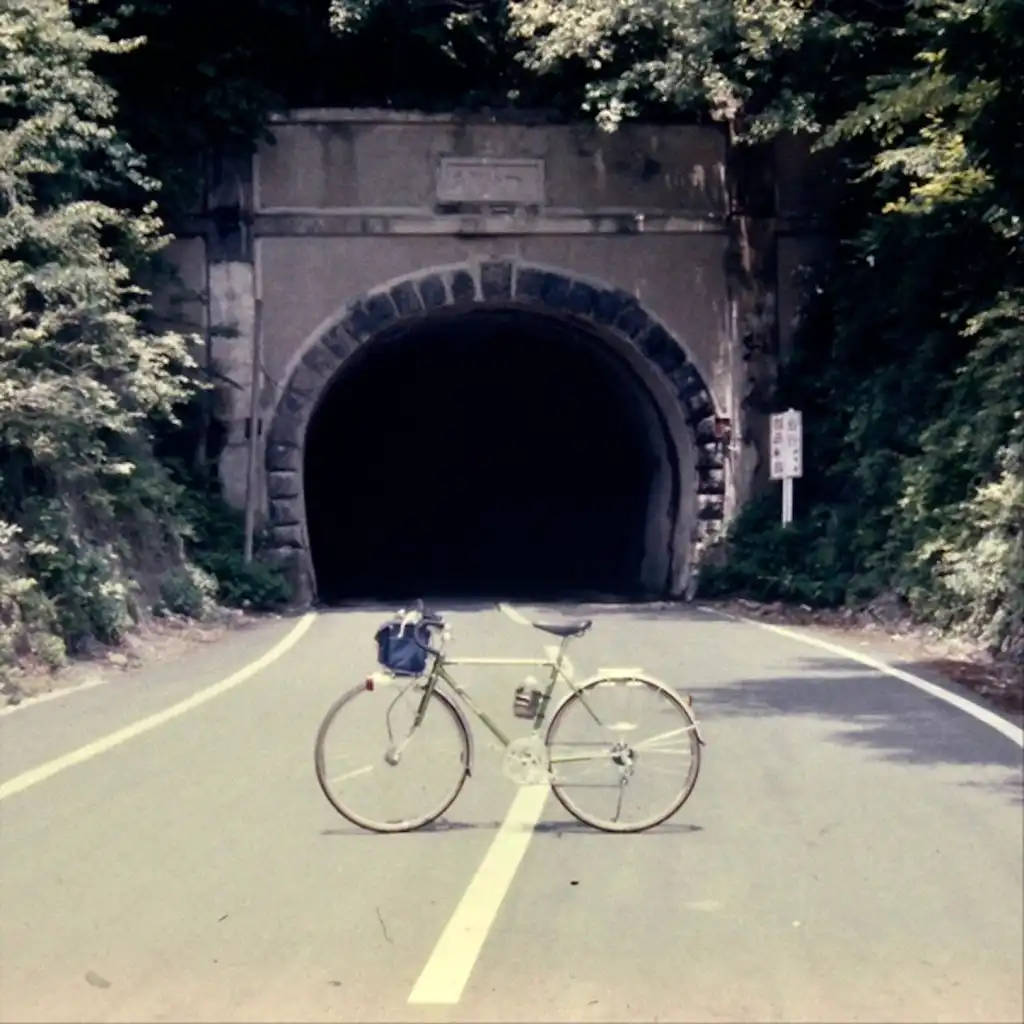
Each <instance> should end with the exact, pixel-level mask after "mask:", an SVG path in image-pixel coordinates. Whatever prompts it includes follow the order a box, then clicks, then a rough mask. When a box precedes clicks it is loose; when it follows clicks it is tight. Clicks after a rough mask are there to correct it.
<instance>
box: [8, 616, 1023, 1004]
mask: <svg viewBox="0 0 1024 1024" xmlns="http://www.w3.org/2000/svg"><path fill="white" fill-rule="evenodd" d="M381 617H382V616H381V613H380V611H370V612H367V611H360V612H346V613H342V612H335V613H327V614H324V615H321V616H319V617H318V618H317V619H316V620H315V621H314V622H313V623H312V625H311V626H310V627H309V628H308V630H307V632H305V634H304V635H303V636H302V637H301V638H300V639H299V640H298V642H296V643H294V645H293V646H291V648H290V649H289V650H287V651H286V652H285V653H283V654H281V656H280V657H279V658H278V659H277V660H275V661H273V663H272V664H269V665H267V666H265V667H264V668H262V670H260V671H255V672H251V673H250V675H249V676H248V677H247V678H241V679H240V677H238V676H237V675H235V676H234V677H233V680H232V676H233V673H237V672H238V671H239V670H241V669H243V668H244V667H245V666H247V665H251V663H252V662H253V661H254V659H257V658H259V657H260V656H262V655H264V654H265V653H266V652H267V651H268V650H270V649H272V648H274V647H275V645H277V644H278V643H279V642H280V641H281V640H282V638H284V637H286V636H287V635H288V634H289V633H290V631H292V630H294V629H295V626H296V621H295V620H285V621H279V622H273V623H267V624H266V625H262V626H260V627H257V628H255V629H253V630H249V631H245V632H242V633H239V634H236V635H234V636H232V637H231V638H229V639H228V640H226V641H225V642H223V643H222V644H220V645H217V646H216V647H213V648H203V649H201V650H197V651H196V652H194V653H193V654H191V655H190V656H188V657H187V658H183V659H181V660H180V661H178V662H176V663H174V664H171V665H165V666H160V667H158V668H149V669H146V670H144V671H140V672H137V673H134V674H132V675H129V676H126V677H123V678H122V679H121V680H120V681H117V682H113V683H111V684H109V685H105V686H99V687H96V688H94V689H90V690H88V691H82V692H78V693H75V692H70V693H68V694H67V695H66V696H62V697H60V698H59V699H56V700H52V701H49V702H47V703H41V704H38V705H36V706H26V707H24V708H21V709H19V710H17V711H16V712H14V713H13V714H6V715H3V716H0V1020H2V1021H5V1022H12V1024H13V1022H26V1021H133V1022H148V1021H214V1020H218V1021H272V1020H278V1021H284V1020H290V1021H297V1020H305V1021H356V1022H363V1021H379V1022H385V1021H466V1022H469V1021H508V1022H513V1021H516V1022H528V1024H532V1022H541V1021H635V1022H640V1021H818V1022H821V1021H829V1022H832V1021H836V1022H838V1021H879V1022H880V1021H950V1022H953V1021H955V1022H986V1024H991V1022H995V1021H1014V1022H1020V1021H1022V1020H1024V878H1022V876H1024V866H1022V864H1024V813H1022V810H1024V799H1022V777H1021V748H1020V746H1019V745H1018V744H1017V743H1015V742H1014V741H1013V739H1012V738H1008V737H1007V736H1005V735H1001V734H1000V733H999V732H997V731H996V730H995V729H993V728H991V726H990V725H988V724H986V723H984V722H982V721H978V720H975V719H974V718H972V717H970V716H969V715H967V714H965V713H964V712H963V711H962V710H960V709H958V708H955V707H951V706H949V705H947V704H945V703H943V702H942V701H940V700H938V699H935V698H934V697H932V696H929V695H927V694H925V693H922V692H920V691H919V690H917V689H915V688H914V687H912V686H909V685H907V684H906V683H904V682H900V681H898V680H895V679H892V678H889V677H886V676H883V675H880V674H878V673H875V672H872V671H870V670H868V669H865V668H864V667H862V666H860V665H858V664H856V663H853V662H850V661H847V660H844V659H842V658H840V657H838V656H837V655H835V654H833V653H829V652H826V651H822V650H819V649H815V648H813V647H809V646H805V645H803V644H800V643H798V642H796V641H794V640H793V639H790V638H787V637H783V636H780V635H778V634H774V633H771V632H768V631H766V630H764V629H760V628H758V627H756V626H754V625H747V624H743V623H739V622H734V621H727V620H724V619H720V618H718V617H716V616H713V615H709V614H701V613H700V612H699V611H697V610H688V611H679V610H671V611H669V610H657V609H632V610H616V609H609V610H605V611H603V612H602V611H598V612H597V616H596V617H597V624H596V626H595V629H594V631H593V632H592V633H591V635H590V636H589V637H587V638H586V639H585V640H583V641H580V642H579V644H578V645H577V646H576V647H575V648H574V652H573V657H574V661H575V663H576V665H577V666H578V669H579V670H580V671H581V672H582V671H584V670H591V671H592V670H593V669H595V668H597V667H598V666H601V665H608V664H619V665H622V664H627V665H637V664H640V665H643V666H644V667H645V668H646V669H648V670H649V671H650V672H652V673H654V674H656V675H658V676H661V677H662V678H665V679H666V680H670V681H672V682H673V684H674V685H676V686H677V687H678V688H679V689H681V690H682V691H684V692H689V693H692V695H693V698H694V704H695V708H696V710H697V711H698V713H699V715H700V718H701V721H702V723H703V726H704V729H705V733H706V737H707V740H708V747H707V749H706V751H705V761H704V768H703V771H702V774H701V778H700V781H699V782H698V785H697V789H696V791H695V793H694V795H693V797H692V798H691V800H690V801H689V803H688V804H687V805H686V806H685V807H684V808H683V810H682V811H681V812H680V813H679V814H678V815H677V816H676V818H674V819H673V820H672V821H671V822H669V823H668V824H667V825H665V826H663V827H662V828H660V829H658V830H656V831H653V832H650V833H646V834H643V835H639V836H614V835H605V834H601V833H596V832H593V831H590V830H587V829H585V828H583V827H581V826H578V825H575V824H574V823H572V822H571V821H569V820H568V819H567V815H566V814H565V813H564V812H563V811H562V809H561V807H560V806H559V805H558V804H557V803H556V802H555V801H554V800H553V799H548V800H547V802H546V804H544V806H543V808H542V809H540V815H539V821H538V822H537V824H536V826H535V827H533V828H532V829H530V828H528V827H526V826H521V825H520V826H519V827H518V828H517V826H516V822H515V821H513V822H512V823H510V824H509V823H506V824H505V825H504V826H503V823H504V822H505V821H506V817H507V816H508V815H509V812H510V808H512V809H513V817H514V818H516V820H519V819H521V818H522V817H523V813H524V811H523V808H524V806H525V805H526V804H528V803H530V801H531V799H536V798H531V797H530V795H529V794H530V793H531V791H530V790H520V791H517V790H516V788H515V787H514V786H513V785H512V784H511V783H509V782H507V781H506V780H505V779H504V778H503V777H502V775H501V771H500V758H499V757H498V755H497V753H496V752H495V751H494V749H493V748H492V747H491V746H489V745H488V744H487V742H486V739H485V735H484V732H483V730H482V729H478V730H477V757H478V772H477V774H476V775H475V776H474V777H473V778H472V779H471V780H470V781H469V783H468V784H467V786H466V788H465V790H464V791H463V793H462V796H461V797H460V799H459V801H458V802H457V803H456V804H455V805H454V807H453V808H452V809H451V810H450V811H449V812H448V815H447V816H446V822H445V826H444V827H442V828H438V829H436V830H433V831H430V832H427V833H421V834H414V835H399V836H376V835H370V834H366V833H360V832H359V831H358V830H357V829H355V828H353V827H352V826H350V825H348V824H347V823H346V822H345V821H344V820H343V819H341V818H340V817H338V816H337V814H336V813H335V812H334V811H333V810H332V809H331V807H330V806H329V805H328V804H327V802H326V801H325V800H324V799H323V797H322V795H321V794H320V792H319V790H318V788H317V786H316V782H315V779H314V776H313V770H312V745H313V738H314V734H315V732H316V728H317V725H318V723H319V721H320V718H321V716H322V714H323V712H324V711H325V709H326V708H327V706H328V705H329V704H330V702H331V701H332V700H333V698H334V697H335V696H336V695H337V694H338V693H339V692H340V690H341V689H342V688H344V687H347V686H349V685H351V684H352V683H353V682H354V681H357V680H358V679H360V678H362V677H363V676H364V675H365V673H366V672H367V671H368V670H369V669H371V668H372V667H373V645H372V642H371V635H372V631H373V627H374V626H375V625H376V624H377V623H378V622H379V621H380V619H381ZM452 619H453V622H454V623H455V626H456V647H455V649H456V650H457V651H458V652H460V653H463V654H468V653H476V654H488V655H497V654H502V653H507V654H512V655H519V656H526V655H530V654H532V653H534V652H535V651H536V652H538V653H539V651H540V648H541V645H542V643H543V640H542V638H541V635H540V634H537V633H534V632H532V631H531V630H529V629H526V628H523V627H519V626H517V625H515V624H514V623H512V622H511V621H509V620H508V619H506V618H505V617H503V616H502V615H501V614H500V613H498V612H496V611H494V610H493V609H488V608H482V609H475V610H474V609H470V608H463V609H461V610H457V611H455V612H454V613H453V614H452ZM469 672H470V670H468V669H467V670H465V672H464V673H463V676H462V678H464V679H467V680H469V679H470V678H471V679H472V680H473V683H472V688H473V693H474V695H476V696H477V697H478V699H479V700H480V702H481V703H482V704H484V705H485V706H486V707H488V708H490V709H493V710H495V711H496V712H498V717H499V718H501V720H502V721H503V722H505V723H508V724H510V725H511V723H513V722H514V721H515V720H514V719H512V717H511V714H510V713H509V705H510V701H511V691H512V688H513V686H514V684H515V681H516V679H517V675H516V673H515V672H512V673H511V678H510V671H509V670H507V669H506V670H496V669H486V670H474V674H473V675H472V677H470V675H469ZM225 679H228V680H229V684H228V685H224V686H221V687H220V689H218V690H213V691H211V690H210V687H213V686H216V685H218V684H221V683H222V681H224V680H225ZM190 699H191V700H192V702H191V704H187V705H185V706H184V709H182V708H181V707H179V705H180V704H181V702H182V701H186V700H190ZM172 708H178V711H177V712H175V713H174V714H173V715H172V714H169V713H167V712H168V709H172ZM154 716H157V717H156V718H154ZM160 716H162V717H160ZM136 723H142V724H143V727H142V728H141V729H140V728H139V727H138V726H137V725H136ZM119 730H120V732H119ZM146 730H148V731H146ZM112 734H115V735H114V741H111V740H110V737H111V735H112ZM115 741H116V742H115ZM75 751H80V753H79V754H78V755H77V756H76V757H73V758H70V759H69V757H68V755H69V754H71V753H72V752H75ZM61 759H63V760H61ZM55 762H56V764H55ZM54 767H56V768H57V769H59V770H57V771H55V772H54ZM47 776H48V777H47ZM523 794H525V796H524V795H523ZM541 799H543V797H541ZM534 816H536V815H534ZM527 817H529V815H527ZM520 856H521V859H517V858H519V857H520ZM482 866H483V867H482ZM502 896H503V897H504V898H503V899H502V898H501V897H502ZM453 915H455V917H456V920H457V927H455V933H454V934H453V930H452V928H450V927H449V922H450V921H451V920H452V918H453ZM460 929H461V931H460ZM474 935H476V936H477V938H479V939H481V940H482V941H480V942H476V945H474V939H473V936H474ZM442 936H447V938H446V939H445V941H444V942H442V943H441V944H440V946H439V941H440V940H441V939H442ZM442 946H443V947H444V948H441V947H442ZM424 974H428V975H430V979H432V981H431V983H430V984H428V985H427V986H426V987H427V988H428V989H432V990H433V991H447V992H448V994H449V996H452V993H455V995H454V996H453V997H455V998H458V1002H456V1003H453V1004H450V1005H422V1004H410V1002H409V1000H410V996H411V995H412V994H413V992H414V988H416V987H417V982H420V990H421V993H422V990H423V985H424V982H423V980H422V979H423V976H424ZM460 976H463V977H465V976H468V981H466V983H465V986H464V988H463V987H461V986H460V983H459V981H458V978H459V977H460ZM446 986H447V989H446Z"/></svg>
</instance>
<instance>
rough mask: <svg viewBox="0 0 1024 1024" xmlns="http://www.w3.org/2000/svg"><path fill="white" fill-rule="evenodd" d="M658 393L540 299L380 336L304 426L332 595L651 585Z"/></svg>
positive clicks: (497, 594)
mask: <svg viewBox="0 0 1024 1024" xmlns="http://www.w3.org/2000/svg"><path fill="white" fill-rule="evenodd" d="M602 347H603V348H604V350H605V351H604V352H603V353H602V351H601V349H602ZM645 396H646V391H645V390H644V389H643V386H642V385H641V384H640V382H639V380H638V379H637V378H636V377H635V374H634V372H633V371H632V370H631V369H630V368H629V367H628V366H627V364H626V363H625V361H624V360H621V357H619V356H617V355H616V354H614V353H613V352H611V351H610V350H608V349H607V346H604V345H603V343H602V342H601V341H600V340H598V339H595V338H593V337H590V336H588V335H587V334H586V333H585V332H584V331H583V330H582V329H581V328H576V327H573V326H570V325H567V324H564V323H562V322H560V321H556V320H553V319H551V318H545V317H543V316H535V315H531V314H528V313H518V312H517V313H503V312H499V311H480V312H476V313H471V314H462V315H460V316H448V317H443V318H438V319H427V320H424V321H422V322H420V323H418V324H416V325H415V326H412V327H405V328H402V329H398V330H396V331H395V332H393V333H392V334H391V335H385V336H381V337H379V338H376V339H374V340H373V341H371V342H370V343H369V344H367V345H366V346H364V348H363V349H362V350H360V352H359V353H358V354H357V355H356V356H355V357H353V359H352V360H351V361H350V364H349V365H348V366H347V367H346V368H345V369H344V370H343V371H342V373H341V374H340V375H339V377H338V378H337V379H336V380H335V382H334V383H333V384H332V385H331V387H330V389H329V391H328V392H327V393H326V394H325V396H324V398H323V400H322V402H321V403H320V406H319V407H318V409H317V411H316V413H315V414H314V416H313V418H312V421H311V423H310V426H309V431H308V434H307V439H306V454H305V460H306V461H305V488H306V513H307V522H308V528H309V537H310V549H311V556H312V559H313V567H314V571H315V573H316V580H317V591H318V596H319V599H320V600H321V601H322V602H325V603H337V602H341V601H353V600H409V599H414V598H417V597H449V598H453V597H454V598H488V599H493V598H515V599H518V600H531V599H533V600H554V599H559V598H566V599H568V598H574V597H575V598H579V597H586V596H590V597H596V596H598V595H601V596H608V597H616V598H626V599H628V598H630V597H635V596H639V592H640V586H639V582H640V565H641V560H642V557H643V541H644V530H645V521H646V516H647V503H648V501H647V495H648V492H649V488H650V482H651V479H652V474H653V473H654V472H655V469H656V461H655V460H656V453H655V452H654V451H653V450H652V447H651V441H650V438H649V436H648V434H647V432H646V430H645V426H644V419H643V417H642V414H641V408H640V403H641V402H643V401H650V399H649V398H646V397H645Z"/></svg>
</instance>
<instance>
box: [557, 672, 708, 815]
mask: <svg viewBox="0 0 1024 1024" xmlns="http://www.w3.org/2000/svg"><path fill="white" fill-rule="evenodd" d="M609 701H610V702H611V706H610V707H608V708H607V709H606V707H605V704H606V702H609ZM627 705H628V707H627ZM623 711H626V714H623ZM667 715H671V716H674V717H675V718H676V721H677V722H678V723H679V724H678V725H677V726H676V727H674V728H671V729H666V728H665V726H666V725H667V724H668V723H667V722H666V716H667ZM548 749H549V756H550V763H551V767H552V770H553V773H554V775H553V780H552V786H553V789H554V792H555V795H556V796H557V798H558V799H559V800H560V801H561V802H562V804H563V805H564V806H565V807H566V809H567V810H568V811H570V813H572V814H573V815H574V816H576V817H577V818H579V819H580V820H581V821H584V822H586V823H588V824H591V825H594V826H595V827H597V828H604V829H606V830H608V831H620V832H622V831H639V830H641V829H644V828H649V827H652V826H653V825H655V824H657V823H658V822H660V821H663V820H664V819H665V818H666V817H668V816H670V815H671V814H673V813H674V812H675V811H676V810H678V808H679V807H680V806H681V805H682V804H683V802H685V800H686V798H687V797H688V796H689V794H690V792H691V791H692V789H693V785H694V783H695V782H696V776H697V771H698V770H699V763H700V762H699V758H700V753H699V745H698V742H697V734H696V724H695V723H694V722H693V720H692V718H691V716H690V713H689V709H688V708H687V706H686V705H685V704H684V703H683V702H682V701H681V700H680V699H679V698H678V697H677V696H676V695H675V694H674V693H672V692H671V691H668V690H667V689H666V688H664V687H662V686H659V685H656V684H653V683H650V682H648V681H646V680H644V679H628V680H627V679H604V680H599V681H597V682H595V683H593V684H591V685H590V686H588V687H586V688H585V689H584V690H583V691H581V693H580V695H579V697H578V698H570V699H569V700H568V701H567V702H566V703H565V704H564V705H563V706H562V708H560V709H559V711H558V713H557V714H556V716H555V718H554V719H553V720H552V723H551V726H550V728H549V733H548ZM588 794H589V797H588ZM602 794H607V795H605V796H603V797H602Z"/></svg>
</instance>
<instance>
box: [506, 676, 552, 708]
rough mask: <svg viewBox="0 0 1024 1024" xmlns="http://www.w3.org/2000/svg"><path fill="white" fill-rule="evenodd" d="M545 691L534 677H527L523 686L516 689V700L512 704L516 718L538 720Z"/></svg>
mask: <svg viewBox="0 0 1024 1024" xmlns="http://www.w3.org/2000/svg"><path fill="white" fill-rule="evenodd" d="M543 694H544V691H543V690H542V689H541V687H540V684H539V683H538V682H537V680H536V679H534V678H533V676H527V677H526V678H525V679H524V680H523V683H522V686H517V687H516V696H515V700H514V701H513V702H512V713H513V714H514V715H515V716H516V718H536V716H537V709H538V708H539V707H540V699H541V697H542V696H543Z"/></svg>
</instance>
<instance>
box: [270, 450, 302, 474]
mask: <svg viewBox="0 0 1024 1024" xmlns="http://www.w3.org/2000/svg"><path fill="white" fill-rule="evenodd" d="M301 466H302V451H301V450H300V449H299V447H298V445H292V444H273V443H272V444H268V445H267V470H268V472H270V473H294V472H296V471H297V470H299V469H300V468H301Z"/></svg>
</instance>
